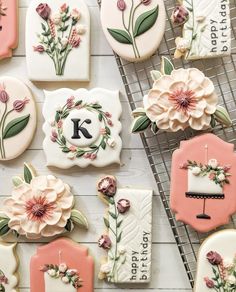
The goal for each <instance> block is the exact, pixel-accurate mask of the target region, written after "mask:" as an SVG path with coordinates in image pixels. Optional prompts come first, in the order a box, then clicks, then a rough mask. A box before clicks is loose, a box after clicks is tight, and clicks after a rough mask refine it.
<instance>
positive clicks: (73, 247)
mask: <svg viewBox="0 0 236 292" xmlns="http://www.w3.org/2000/svg"><path fill="white" fill-rule="evenodd" d="M93 278H94V261H93V258H92V257H91V256H89V255H88V249H87V248H85V247H82V246H80V245H79V244H77V243H76V242H73V241H72V240H69V239H66V238H60V239H57V240H55V241H53V242H51V243H49V244H47V245H45V246H41V247H39V248H38V249H37V253H36V255H34V256H33V257H32V258H31V262H30V291H31V292H38V291H40V292H52V291H56V292H77V291H78V292H93Z"/></svg>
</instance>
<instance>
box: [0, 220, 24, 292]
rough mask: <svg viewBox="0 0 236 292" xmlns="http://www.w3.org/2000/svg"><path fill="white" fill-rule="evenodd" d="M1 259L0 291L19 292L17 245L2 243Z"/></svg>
mask: <svg viewBox="0 0 236 292" xmlns="http://www.w3.org/2000/svg"><path fill="white" fill-rule="evenodd" d="M0 224H1V221H0ZM0 258H1V261H0V291H1V292H18V291H19V290H18V289H17V286H18V275H17V270H18V259H17V256H16V244H5V243H2V242H0Z"/></svg>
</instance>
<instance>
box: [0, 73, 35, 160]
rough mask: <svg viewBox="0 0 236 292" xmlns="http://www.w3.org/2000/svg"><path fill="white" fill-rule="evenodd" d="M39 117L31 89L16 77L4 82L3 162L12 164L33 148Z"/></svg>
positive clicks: (0, 87)
mask: <svg viewBox="0 0 236 292" xmlns="http://www.w3.org/2000/svg"><path fill="white" fill-rule="evenodd" d="M36 122H37V114H36V105H35V101H34V97H33V95H32V93H31V91H30V90H29V88H28V87H27V86H26V85H25V84H24V83H23V82H21V81H20V80H18V79H15V78H12V77H1V78H0V160H11V159H14V158H16V157H18V156H19V155H21V154H22V153H23V152H24V151H25V150H26V148H27V147H28V146H29V144H30V142H31V140H32V138H33V136H34V133H35V129H36Z"/></svg>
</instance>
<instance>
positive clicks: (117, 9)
mask: <svg viewBox="0 0 236 292" xmlns="http://www.w3.org/2000/svg"><path fill="white" fill-rule="evenodd" d="M110 11H112V13H110ZM101 22H102V27H103V30H104V33H105V35H106V37H107V39H108V42H109V43H110V44H111V46H112V48H113V49H114V51H115V52H116V53H118V55H120V56H121V57H123V58H124V59H127V60H130V61H141V60H143V59H146V58H148V57H149V56H151V55H152V54H153V53H154V52H155V51H156V50H157V48H158V46H159V44H160V42H161V39H162V36H163V34H164V29H165V9H164V4H163V1H162V0H132V1H127V0H111V1H108V0H104V1H102V3H101ZM157 30H158V34H157V33H156V32H157ZM153 34H156V35H158V37H156V38H155V39H153V38H151V37H150V36H151V35H153ZM147 41H148V46H145V45H144V44H146V43H147Z"/></svg>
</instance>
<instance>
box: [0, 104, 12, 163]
mask: <svg viewBox="0 0 236 292" xmlns="http://www.w3.org/2000/svg"><path fill="white" fill-rule="evenodd" d="M6 108H7V106H6ZM13 111H14V109H12V110H10V111H9V112H7V113H6V115H5V117H4V119H3V123H2V150H3V158H6V154H5V147H4V139H3V132H4V129H5V123H6V119H7V117H8V115H9V114H10V113H12V112H13Z"/></svg>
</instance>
